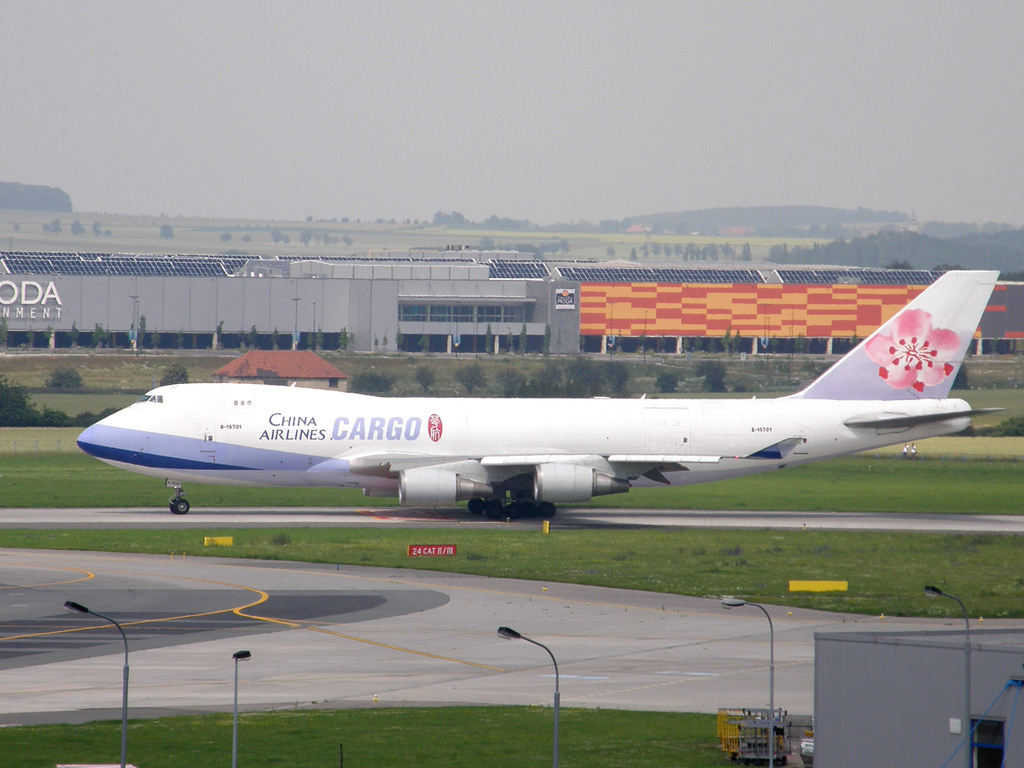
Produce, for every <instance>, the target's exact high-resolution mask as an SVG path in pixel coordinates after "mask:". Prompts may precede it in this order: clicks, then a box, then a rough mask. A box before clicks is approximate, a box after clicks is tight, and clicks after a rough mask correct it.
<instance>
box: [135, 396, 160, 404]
mask: <svg viewBox="0 0 1024 768" xmlns="http://www.w3.org/2000/svg"><path fill="white" fill-rule="evenodd" d="M163 401H164V396H163V395H143V396H142V397H140V398H139V399H138V400H136V401H135V402H136V403H162V402H163Z"/></svg>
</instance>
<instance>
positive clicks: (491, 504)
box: [484, 501, 505, 520]
mask: <svg viewBox="0 0 1024 768" xmlns="http://www.w3.org/2000/svg"><path fill="white" fill-rule="evenodd" d="M484 503H485V504H486V506H485V507H484V515H486V517H487V519H488V520H501V518H502V517H504V512H505V508H504V507H503V506H502V503H501V502H500V501H487V502H484Z"/></svg>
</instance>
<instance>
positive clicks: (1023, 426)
mask: <svg viewBox="0 0 1024 768" xmlns="http://www.w3.org/2000/svg"><path fill="white" fill-rule="evenodd" d="M978 434H979V435H982V434H983V435H985V436H987V437H1024V416H1014V417H1012V418H1009V419H1003V420H1002V421H1000V422H999V423H998V424H996V425H995V426H994V427H989V428H988V429H979V430H978Z"/></svg>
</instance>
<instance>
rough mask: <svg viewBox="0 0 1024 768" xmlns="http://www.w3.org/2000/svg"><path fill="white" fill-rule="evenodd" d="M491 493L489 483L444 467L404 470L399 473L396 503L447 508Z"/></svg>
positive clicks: (405, 505) (407, 505)
mask: <svg viewBox="0 0 1024 768" xmlns="http://www.w3.org/2000/svg"><path fill="white" fill-rule="evenodd" d="M493 493H494V489H493V488H492V487H491V486H490V485H489V484H488V483H482V482H480V481H479V480H473V479H472V478H469V477H463V476H462V475H457V474H456V473H454V472H448V471H445V470H443V469H403V470H402V471H401V472H399V473H398V503H399V504H401V505H402V506H403V507H447V506H450V505H452V504H454V503H455V502H457V501H462V500H463V499H476V498H481V497H487V496H490V495H492V494H493Z"/></svg>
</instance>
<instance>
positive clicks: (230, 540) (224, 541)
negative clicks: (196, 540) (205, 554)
mask: <svg viewBox="0 0 1024 768" xmlns="http://www.w3.org/2000/svg"><path fill="white" fill-rule="evenodd" d="M234 545H235V537H234V536H207V537H205V538H204V539H203V546H204V547H233V546H234Z"/></svg>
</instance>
